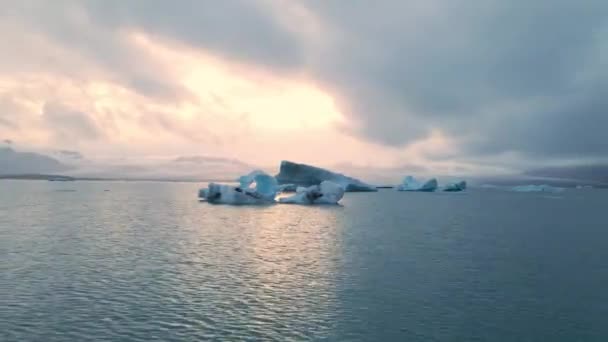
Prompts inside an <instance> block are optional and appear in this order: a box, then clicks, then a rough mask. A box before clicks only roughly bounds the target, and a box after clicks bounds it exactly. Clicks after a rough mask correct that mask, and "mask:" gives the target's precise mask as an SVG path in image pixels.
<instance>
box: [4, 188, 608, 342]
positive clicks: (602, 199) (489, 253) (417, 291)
mask: <svg viewBox="0 0 608 342" xmlns="http://www.w3.org/2000/svg"><path fill="white" fill-rule="evenodd" d="M198 187H199V185H197V184H180V183H154V182H133V183H123V182H65V183H64V182H37V181H29V182H27V181H1V182H0V341H94V340H99V341H152V340H157V341H207V340H217V341H227V340H229V341H236V340H269V341H270V340H274V341H301V340H326V341H569V342H571V341H607V340H608V291H606V288H607V287H608V224H607V223H606V221H607V218H608V211H607V208H608V192H607V191H600V190H578V191H577V190H571V191H567V192H565V193H563V194H558V195H543V194H521V193H509V192H503V191H497V190H478V191H475V190H472V191H470V192H468V193H466V194H445V193H436V194H425V193H398V192H395V191H392V190H385V191H381V192H379V193H352V194H347V196H346V197H345V198H344V200H343V206H335V207H333V206H332V207H307V206H289V205H275V206H263V207H246V206H243V207H229V206H212V205H208V204H206V203H199V202H198V201H197V199H196V194H197V189H198Z"/></svg>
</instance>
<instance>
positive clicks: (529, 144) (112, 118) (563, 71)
mask: <svg viewBox="0 0 608 342" xmlns="http://www.w3.org/2000/svg"><path fill="white" fill-rule="evenodd" d="M1 2H2V1H1V0H0V5H2V8H5V11H3V12H2V13H0V19H1V20H0V32H1V33H0V38H2V39H3V41H5V42H6V43H5V44H9V45H10V46H11V48H12V51H9V53H8V54H6V56H4V58H3V61H2V62H0V71H2V72H3V73H4V75H5V76H3V77H4V83H6V84H8V85H9V86H4V87H0V109H1V110H0V133H3V134H9V135H6V136H7V137H9V138H16V135H15V134H13V135H10V134H11V132H14V131H15V129H17V128H21V127H33V128H28V129H29V130H30V131H31V132H34V133H35V134H34V133H31V138H30V140H32V141H37V142H44V141H48V139H47V140H45V139H46V138H45V137H46V136H45V129H47V128H48V129H50V130H51V133H49V132H46V134H47V135H48V134H51V135H52V136H53V137H54V140H64V141H65V140H66V139H72V138H71V137H73V138H74V139H76V138H78V139H86V140H89V141H91V140H95V139H97V140H104V139H107V140H108V141H111V142H112V144H108V145H107V146H106V147H105V148H108V149H109V148H117V147H118V146H125V145H129V148H131V149H132V150H131V151H132V152H134V153H136V152H138V151H139V152H141V151H143V150H145V148H144V147H138V146H144V145H146V146H148V148H149V149H152V148H156V149H159V146H174V147H173V149H171V148H169V147H163V148H165V151H166V152H172V151H173V152H176V151H179V149H180V148H181V147H180V146H186V144H190V145H192V144H199V145H200V146H202V147H203V149H204V151H202V152H203V153H207V152H208V151H215V152H217V153H227V151H238V153H237V154H239V155H241V156H243V155H247V156H252V159H256V156H254V154H256V153H257V154H262V153H263V152H261V151H267V150H269V149H268V146H275V148H274V150H275V152H274V155H279V152H280V151H279V147H276V146H278V144H277V142H278V141H282V142H283V143H282V144H280V145H281V146H280V148H281V149H293V151H294V153H295V151H296V150H298V149H299V152H298V153H299V155H298V156H302V157H303V158H313V157H314V155H315V153H316V155H331V158H334V159H336V158H341V159H339V160H336V162H352V161H353V159H357V160H355V161H356V162H357V163H356V164H357V165H362V164H366V163H373V162H380V160H381V161H382V162H383V163H384V164H385V165H389V164H390V167H392V168H393V169H399V167H400V166H401V165H425V166H424V167H423V169H425V170H426V169H435V168H437V167H438V168H441V169H442V170H446V172H450V171H453V172H460V171H459V170H466V171H467V172H472V170H473V169H474V168H477V169H478V170H482V169H486V170H489V169H492V168H496V167H498V168H504V169H509V168H514V169H517V168H523V167H528V166H530V165H533V164H535V163H538V164H543V163H558V162H560V161H563V162H566V161H567V162H569V163H571V162H576V161H577V160H578V161H593V160H602V159H605V158H606V156H608V139H605V138H604V136H605V133H604V131H605V127H606V126H607V125H608V113H607V112H608V101H607V100H606V94H605V93H606V89H608V81H607V80H608V65H607V62H606V61H608V3H606V2H605V1H601V0H587V1H583V2H573V1H567V0H555V1H549V0H540V1H533V2H530V1H524V0H513V1H508V2H506V1H499V0H486V1H481V0H480V1H477V0H473V1H470V0H450V1H448V0H429V1H421V0H405V1H381V2H376V3H373V4H371V3H369V2H368V1H363V0H353V1H347V2H346V1H345V2H340V1H323V0H311V1H306V2H292V1H286V0H231V1H223V2H218V1H207V0H201V1H195V0H184V1H179V2H167V1H161V0H145V1H144V0H131V1H102V0H82V1H76V0H60V1H52V2H51V1H41V0H39V1H36V0H25V1H21V2H19V3H14V2H11V3H8V2H7V3H6V4H1ZM14 32H19V33H20V34H19V35H16V34H15V33H14ZM41 75H43V76H41ZM57 79H61V80H62V81H61V82H62V83H61V84H65V85H64V86H63V87H61V88H56V89H55V90H54V91H51V92H49V91H47V90H46V89H45V88H43V87H38V88H39V89H38V88H37V89H36V90H35V91H34V90H32V89H31V88H32V87H31V86H21V85H22V84H43V82H42V80H44V82H51V83H52V82H53V81H54V80H57ZM25 80H29V81H30V82H25ZM2 85H3V79H2V78H0V86H2ZM79 88H81V89H79ZM7 89H8V90H7ZM48 93H52V94H51V95H52V96H51V95H46V94H48ZM79 94H82V96H79ZM2 101H3V102H2ZM55 101H56V102H58V103H63V104H65V107H66V108H64V109H61V110H59V109H53V108H50V109H49V107H48V105H45V103H49V102H50V103H54V102H55ZM10 108H12V109H10ZM41 108H42V112H43V114H42V116H41V117H40V116H36V115H35V114H32V113H37V112H38V113H39V112H40V111H41ZM7 113H8V114H7ZM10 113H21V114H10ZM24 118H28V119H27V120H26V119H24ZM307 118H308V119H307ZM320 123H322V124H320ZM328 127H330V128H328ZM134 141H135V142H137V144H132V143H131V142H134ZM171 142H174V143H171ZM175 142H179V144H181V145H175ZM321 142H322V143H321ZM323 143H324V144H325V145H328V144H331V148H322V147H320V146H321V145H323ZM290 144H291V145H290ZM307 144H308V145H309V146H308V148H307V149H305V148H303V147H302V146H305V145H307ZM315 144H317V145H315ZM347 145H348V146H349V147H345V146H347ZM186 153H193V154H195V153H198V151H194V150H189V151H187V152H186ZM266 154H268V153H266ZM334 156H339V157H334ZM263 157H264V156H261V157H259V158H263ZM266 157H267V156H266ZM267 158H268V159H270V158H269V157H267ZM273 158H274V157H273ZM328 159H330V158H329V157H328ZM390 161H392V162H390ZM264 162H265V161H264ZM313 162H314V161H313ZM430 163H435V164H433V165H431V164H430ZM419 170H421V169H419Z"/></svg>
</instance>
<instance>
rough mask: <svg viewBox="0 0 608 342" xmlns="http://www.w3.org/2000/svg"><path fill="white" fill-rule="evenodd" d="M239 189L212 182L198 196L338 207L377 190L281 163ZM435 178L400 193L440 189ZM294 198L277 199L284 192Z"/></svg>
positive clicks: (451, 187) (409, 182)
mask: <svg viewBox="0 0 608 342" xmlns="http://www.w3.org/2000/svg"><path fill="white" fill-rule="evenodd" d="M237 181H238V183H239V185H238V186H234V185H228V184H217V183H210V184H209V185H208V186H207V188H203V189H200V191H199V197H200V198H201V199H204V200H206V201H207V202H209V203H214V204H270V203H277V202H278V203H286V204H287V203H295V204H337V203H338V202H339V201H340V200H341V199H342V197H344V193H345V192H355V191H378V188H377V187H375V186H373V185H370V184H367V183H364V182H362V181H360V180H358V179H355V178H352V177H348V176H345V175H343V174H340V173H335V172H332V171H329V170H325V169H322V168H319V167H315V166H311V165H306V164H298V163H294V162H290V161H282V162H281V166H280V170H279V173H278V174H277V175H276V176H271V175H269V174H267V173H266V172H264V171H261V170H255V171H253V172H251V173H249V174H247V175H244V176H241V177H239V178H238V180H237ZM466 187H467V183H466V182H464V181H462V182H458V183H450V184H447V185H445V186H444V188H443V191H463V190H465V189H466ZM437 188H438V183H437V180H436V179H434V178H433V179H431V180H429V181H427V182H425V183H421V182H419V181H417V180H416V179H415V178H414V177H412V176H407V177H405V179H404V180H403V184H400V185H399V186H398V187H397V190H399V191H423V192H432V191H435V190H437ZM289 192H291V193H293V192H295V194H292V195H291V196H281V197H279V198H278V201H277V196H278V195H280V194H282V193H289Z"/></svg>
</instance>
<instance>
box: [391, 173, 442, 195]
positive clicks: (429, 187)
mask: <svg viewBox="0 0 608 342" xmlns="http://www.w3.org/2000/svg"><path fill="white" fill-rule="evenodd" d="M437 187H438V184H437V179H435V178H432V179H430V180H428V181H427V182H426V183H424V184H421V183H420V182H419V181H418V180H416V179H415V178H414V177H412V176H407V177H405V178H404V179H403V184H400V185H399V186H398V187H397V190H398V191H422V192H433V191H435V190H437Z"/></svg>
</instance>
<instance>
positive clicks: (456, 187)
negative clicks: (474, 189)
mask: <svg viewBox="0 0 608 342" xmlns="http://www.w3.org/2000/svg"><path fill="white" fill-rule="evenodd" d="M466 188H467V182H465V181H460V182H456V183H449V184H447V185H446V186H445V187H443V191H448V192H456V191H464V190H466Z"/></svg>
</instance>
